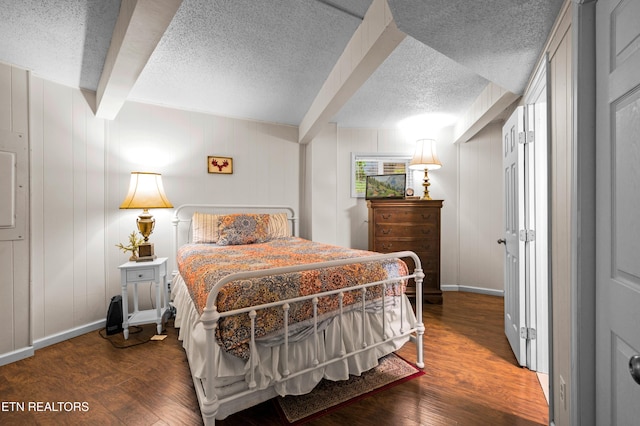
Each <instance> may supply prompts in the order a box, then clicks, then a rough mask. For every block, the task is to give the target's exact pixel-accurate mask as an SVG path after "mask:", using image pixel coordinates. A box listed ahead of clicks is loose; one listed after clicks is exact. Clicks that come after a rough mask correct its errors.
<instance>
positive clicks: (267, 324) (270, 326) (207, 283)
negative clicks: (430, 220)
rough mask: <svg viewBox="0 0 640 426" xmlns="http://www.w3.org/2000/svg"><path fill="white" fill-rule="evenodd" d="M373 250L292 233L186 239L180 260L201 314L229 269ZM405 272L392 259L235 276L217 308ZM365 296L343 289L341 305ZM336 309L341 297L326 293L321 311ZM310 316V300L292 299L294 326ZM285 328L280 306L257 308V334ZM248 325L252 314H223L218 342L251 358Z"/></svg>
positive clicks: (395, 290) (372, 293) (396, 289)
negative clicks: (255, 238)
mask: <svg viewBox="0 0 640 426" xmlns="http://www.w3.org/2000/svg"><path fill="white" fill-rule="evenodd" d="M373 254H376V253H373V252H369V251H364V250H355V249H348V248H344V247H338V246H332V245H327V244H322V243H317V242H313V241H308V240H304V239H301V238H297V237H289V238H280V239H275V240H271V241H268V242H265V243H259V244H248V245H235V246H225V247H220V246H217V245H211V244H187V245H185V246H182V247H181V248H180V249H179V250H178V255H177V261H178V269H179V271H180V275H181V276H182V278H183V279H184V281H185V283H186V285H187V288H188V289H189V293H190V295H191V298H192V299H193V302H194V305H195V307H196V309H197V310H198V312H199V313H200V314H201V313H202V312H203V310H204V308H205V307H206V303H207V296H208V294H209V291H210V290H211V288H213V286H214V285H215V284H216V283H217V282H218V281H219V280H220V279H221V278H223V277H224V276H226V275H228V274H231V273H234V272H240V271H249V270H256V269H267V268H274V267H282V266H290V265H298V264H306V263H316V262H324V261H329V260H335V259H344V258H353V257H360V256H368V255H373ZM406 274H407V266H406V264H405V263H404V262H403V261H401V260H394V259H392V260H386V261H376V262H365V263H357V264H352V265H345V266H340V267H334V268H325V269H318V270H312V271H303V272H299V273H289V274H284V275H278V276H269V277H264V278H256V279H252V280H242V281H233V282H230V283H228V284H226V285H225V286H224V287H223V289H222V290H221V291H220V293H219V294H218V298H217V309H218V311H219V312H225V311H229V310H233V309H239V308H244V307H247V306H254V305H258V304H261V303H269V302H274V301H278V300H283V299H289V298H293V297H297V296H305V295H310V294H314V293H318V292H321V291H329V290H334V289H338V288H344V287H348V286H352V285H358V284H364V283H368V282H374V281H380V280H383V279H386V278H392V277H401V276H403V275H406ZM405 284H406V282H405V280H399V285H394V286H389V287H388V289H387V293H388V294H389V295H399V294H401V293H402V292H404V290H405ZM381 292H382V290H381V289H380V287H379V286H375V287H371V288H370V290H368V291H367V295H366V299H367V300H373V299H375V298H379V297H380V293H381ZM361 297H362V296H361V293H360V292H356V291H352V292H345V293H344V299H343V304H344V306H348V305H350V304H354V303H359V302H361V300H362V299H361ZM337 309H339V302H338V297H337V296H331V297H323V298H321V299H320V301H319V303H318V315H326V314H328V313H330V312H332V311H336V310H337ZM312 317H313V305H312V303H311V302H299V303H295V304H291V307H290V311H289V324H290V325H291V324H295V323H299V322H303V321H305V320H308V319H310V318H312ZM283 327H284V318H283V313H282V308H271V309H264V310H261V311H260V312H258V316H257V317H256V338H259V337H262V336H267V335H271V334H273V333H277V332H278V331H279V330H281V329H282V328H283ZM250 330H251V323H250V320H249V318H248V315H235V316H229V317H225V318H223V319H221V320H220V321H219V324H218V329H217V339H218V343H219V344H220V345H221V346H222V348H223V349H225V350H226V351H228V352H230V353H232V354H234V355H236V356H239V357H241V358H244V359H248V358H249V341H250V337H251V334H250V333H251V331H250Z"/></svg>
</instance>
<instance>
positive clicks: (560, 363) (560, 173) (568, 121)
mask: <svg viewBox="0 0 640 426" xmlns="http://www.w3.org/2000/svg"><path fill="white" fill-rule="evenodd" d="M561 18H562V19H560V25H559V27H558V30H557V32H556V34H555V37H554V38H553V39H552V43H551V45H550V47H549V61H550V66H549V74H550V75H549V81H550V86H549V88H550V89H549V93H550V97H551V99H550V102H551V114H550V123H549V125H550V128H551V133H550V135H551V144H550V149H549V157H550V162H549V168H550V182H549V191H550V206H551V210H550V218H549V222H550V224H551V238H550V243H551V244H550V249H551V262H550V268H551V292H552V300H553V302H552V318H553V322H552V339H553V361H552V362H553V376H552V377H551V378H550V380H552V381H553V383H552V384H553V389H554V392H553V407H554V409H553V417H552V419H553V420H554V422H555V424H556V425H569V424H571V415H570V413H571V398H570V395H571V394H572V392H573V390H572V385H573V383H572V381H571V376H572V369H573V368H574V366H572V364H571V359H572V334H573V329H572V326H571V324H572V309H573V307H572V304H571V297H572V296H571V285H572V279H573V277H572V268H573V266H572V265H573V262H574V259H572V253H571V251H572V241H573V238H574V236H573V235H572V232H573V230H574V229H575V227H574V225H575V224H574V223H573V217H572V215H573V209H574V206H572V199H573V190H574V182H573V173H574V169H573V167H574V165H573V158H574V157H573V156H574V147H573V144H574V140H573V119H574V117H573V105H572V99H573V69H572V34H571V7H569V9H568V10H567V9H565V13H564V14H561ZM563 387H564V389H563V390H562V391H561V389H562V388H563ZM561 395H564V398H563V399H561Z"/></svg>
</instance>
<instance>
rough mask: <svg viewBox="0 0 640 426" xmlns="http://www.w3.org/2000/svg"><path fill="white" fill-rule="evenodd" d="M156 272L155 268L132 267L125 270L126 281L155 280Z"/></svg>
mask: <svg viewBox="0 0 640 426" xmlns="http://www.w3.org/2000/svg"><path fill="white" fill-rule="evenodd" d="M155 280H156V274H155V268H148V269H134V270H132V271H127V282H129V283H135V282H139V281H155Z"/></svg>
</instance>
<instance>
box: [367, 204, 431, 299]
mask: <svg viewBox="0 0 640 426" xmlns="http://www.w3.org/2000/svg"><path fill="white" fill-rule="evenodd" d="M367 206H368V207H369V250H371V251H377V252H380V253H390V252H394V251H403V250H411V251H413V252H415V253H416V254H417V255H418V257H420V261H421V262H422V269H423V271H424V274H425V278H424V282H423V285H422V294H423V300H424V301H425V302H429V303H442V291H441V290H440V212H441V210H442V200H419V199H400V200H385V199H380V200H368V201H367ZM404 260H405V261H406V262H407V265H408V266H409V268H410V270H412V269H413V267H414V264H413V261H412V260H411V259H404ZM415 292H416V289H415V283H414V282H413V280H411V282H410V283H409V287H408V288H407V294H408V295H409V296H414V297H415Z"/></svg>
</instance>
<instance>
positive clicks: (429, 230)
mask: <svg viewBox="0 0 640 426" xmlns="http://www.w3.org/2000/svg"><path fill="white" fill-rule="evenodd" d="M422 233H423V234H424V235H427V234H430V233H431V229H423V230H422Z"/></svg>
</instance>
